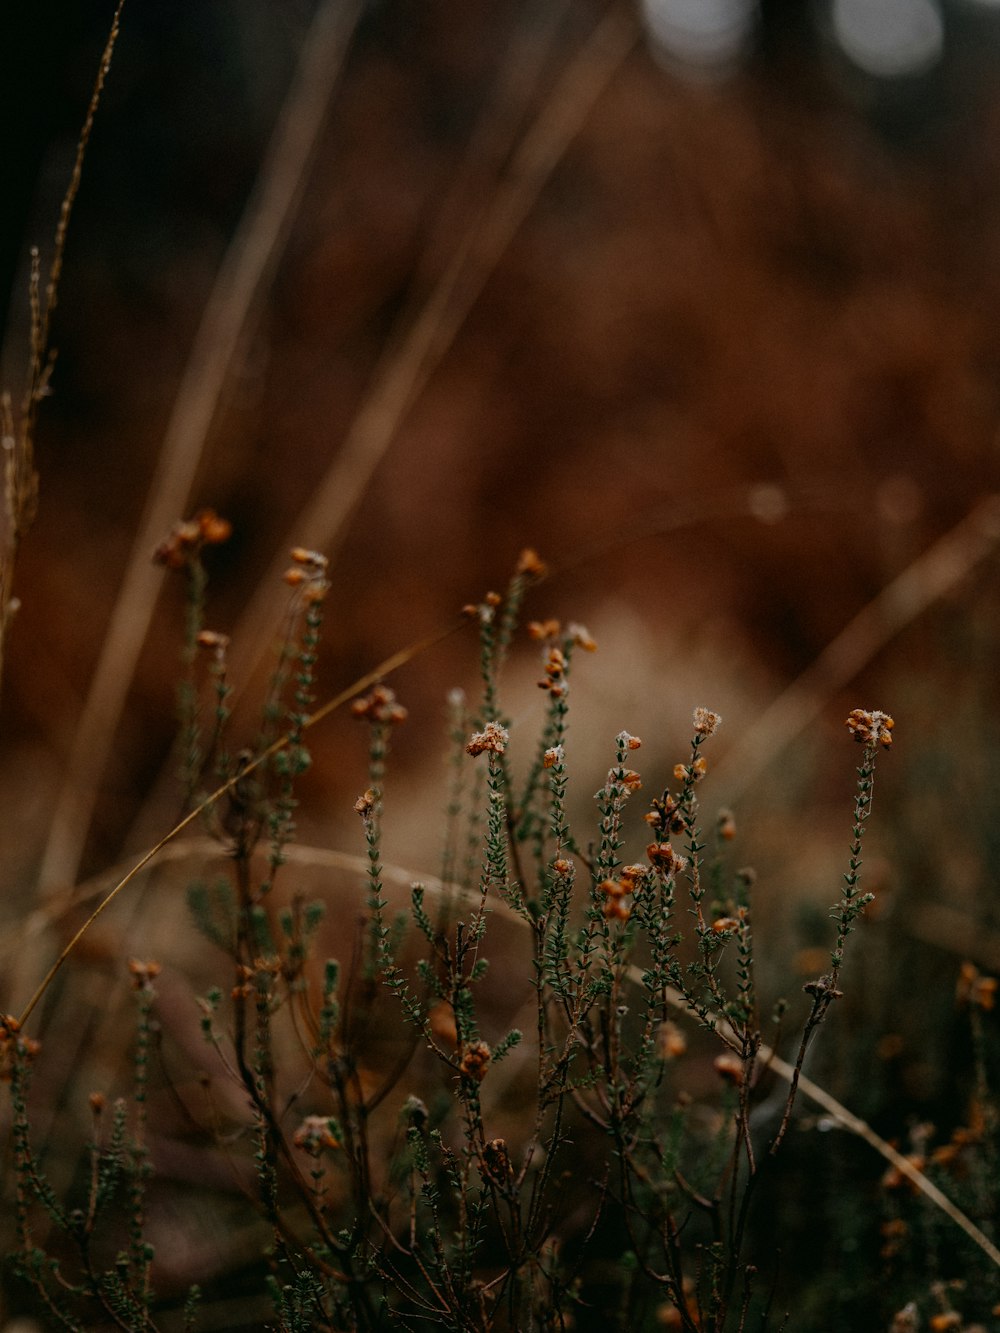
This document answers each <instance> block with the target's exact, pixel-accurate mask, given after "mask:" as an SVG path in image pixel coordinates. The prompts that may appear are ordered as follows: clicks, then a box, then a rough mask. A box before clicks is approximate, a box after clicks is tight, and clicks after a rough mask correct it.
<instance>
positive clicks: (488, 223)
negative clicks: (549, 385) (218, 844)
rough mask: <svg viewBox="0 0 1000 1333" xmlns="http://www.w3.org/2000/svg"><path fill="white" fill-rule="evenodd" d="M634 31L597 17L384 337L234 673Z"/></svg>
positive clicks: (330, 539)
mask: <svg viewBox="0 0 1000 1333" xmlns="http://www.w3.org/2000/svg"><path fill="white" fill-rule="evenodd" d="M637 35H638V29H637V26H636V24H635V21H634V20H633V19H632V18H631V17H629V16H627V15H625V14H623V13H621V12H620V11H618V10H613V11H612V12H611V13H610V14H608V15H607V16H606V17H605V18H604V19H603V20H602V21H601V22H600V24H599V25H598V26H597V28H596V29H595V30H594V32H593V33H592V34H591V36H590V37H589V39H588V40H587V42H586V43H585V44H584V46H583V49H582V50H581V51H580V52H579V54H578V55H577V56H576V57H575V58H574V59H573V60H572V61H571V62H570V64H569V66H568V68H567V69H566V71H565V72H564V73H563V75H562V78H561V79H560V80H558V81H557V83H556V84H555V86H554V87H553V90H552V92H551V93H550V95H549V97H548V98H547V99H546V102H545V104H544V106H543V107H542V109H541V112H540V114H539V116H538V118H537V119H536V121H535V122H534V124H533V125H532V126H531V127H530V128H529V130H528V132H527V133H526V135H525V137H524V139H523V141H522V143H521V145H520V147H519V149H518V150H517V152H516V153H515V154H514V157H513V159H512V161H511V163H510V166H509V168H508V170H507V172H506V174H505V176H504V178H503V179H502V180H501V182H500V183H499V185H498V187H497V189H496V192H495V194H494V196H493V199H492V201H491V204H490V207H489V209H488V211H487V212H486V214H485V216H484V217H483V219H482V221H481V223H480V224H479V225H478V226H476V227H474V228H473V229H472V230H471V232H470V233H469V234H467V235H466V237H465V238H464V239H463V241H462V243H461V244H460V245H459V247H458V249H457V250H456V253H455V255H454V258H453V259H452V261H451V263H450V264H449V266H448V267H447V269H446V270H445V272H444V273H443V274H442V276H441V278H440V279H439V281H438V283H437V286H436V287H435V288H434V290H433V291H432V293H431V295H430V297H429V299H428V300H427V302H426V304H425V305H424V307H423V309H422V310H421V312H420V314H419V315H418V317H417V318H416V320H415V321H414V323H413V324H412V325H411V327H410V329H409V331H408V332H407V334H406V335H405V336H404V337H403V338H402V340H401V341H400V342H399V343H398V345H396V344H390V346H389V347H388V349H387V350H386V353H385V355H384V356H383V359H382V362H381V364H380V366H379V367H378V369H377V370H376V372H375V380H374V386H373V388H372V390H371V392H370V393H369V395H368V397H367V399H366V401H365V403H364V405H363V406H362V408H361V410H360V412H359V413H358V415H357V417H356V418H355V420H354V423H353V425H352V426H351V429H350V431H349V433H348V435H347V439H346V440H345V441H344V444H343V447H342V449H341V450H340V452H339V453H338V455H337V457H336V459H335V460H334V461H333V463H332V464H331V466H330V468H329V469H328V471H327V473H326V475H325V476H324V477H323V478H322V479H321V481H320V482H319V484H318V486H317V487H316V489H315V491H314V493H313V496H312V499H311V501H310V503H309V504H308V505H307V507H306V508H305V509H304V510H303V511H302V512H301V513H300V514H299V515H298V517H297V518H296V520H295V523H294V526H293V527H292V528H291V529H290V530H289V534H288V536H287V538H286V540H285V541H283V542H282V543H281V545H280V548H279V552H278V554H277V556H276V557H275V560H274V563H273V565H272V568H271V570H270V571H269V572H268V574H267V575H266V576H265V578H264V579H263V580H262V582H261V584H260V586H259V588H258V591H257V593H256V595H255V597H254V598H253V600H252V601H251V603H250V605H249V606H248V608H247V610H246V611H245V613H244V614H243V616H242V618H241V620H240V622H239V624H238V625H237V627H236V629H235V631H234V634H233V639H234V643H235V650H234V653H233V656H232V669H233V675H234V677H236V678H238V679H242V680H243V681H244V682H246V681H248V680H249V679H250V677H251V675H252V673H253V671H254V669H255V668H256V666H257V665H259V663H260V661H261V659H262V657H263V656H264V655H265V654H266V653H267V651H268V649H269V648H270V644H271V640H272V629H273V624H274V619H275V593H274V591H273V590H274V589H276V588H278V587H279V586H280V577H281V573H282V570H283V569H284V567H285V565H286V563H287V559H286V555H287V550H288V548H289V547H290V546H295V545H299V544H302V545H305V546H309V547H313V548H315V549H317V550H322V551H324V552H325V553H326V554H327V555H328V556H329V557H330V560H331V563H332V562H333V559H334V558H335V556H336V552H337V549H338V547H339V545H340V543H341V542H342V541H343V539H344V535H345V532H346V527H347V523H348V521H349V520H350V518H351V515H352V514H353V513H354V511H355V509H356V508H357V505H358V503H359V501H360V500H361V497H362V496H363V495H364V493H365V490H366V488H367V486H368V483H369V482H370V480H371V478H372V475H373V474H374V472H375V469H376V468H377V466H378V464H379V462H380V461H381V460H382V458H383V457H384V455H385V452H386V450H387V449H388V447H389V445H390V444H391V443H392V440H393V438H394V436H395V434H396V431H397V430H398V428H399V425H400V423H401V421H402V420H403V417H404V416H405V414H406V412H407V411H408V410H409V409H410V407H411V406H412V405H413V403H414V401H415V400H416V398H417V397H418V395H419V394H420V392H421V390H422V389H423V387H424V385H425V384H426V383H427V381H428V379H429V378H430V376H431V375H432V374H433V373H434V371H435V369H436V368H437V367H438V366H439V365H440V364H441V361H442V359H443V358H444V356H445V354H446V353H447V352H448V350H449V348H450V347H451V345H452V343H453V342H454V339H455V336H456V335H457V333H458V331H459V329H460V328H461V327H462V325H463V323H464V322H465V319H466V318H467V316H468V314H469V312H470V311H471V309H472V307H473V305H474V304H475V302H476V300H477V299H478V297H479V295H480V293H481V292H482V290H483V288H484V287H485V285H486V283H487V281H488V280H489V278H490V277H491V275H492V274H493V272H494V271H495V269H496V267H497V264H498V263H499V262H500V259H501V258H502V256H503V254H504V252H505V251H506V249H507V247H508V246H509V245H510V242H511V240H512V239H513V237H514V235H515V233H516V232H517V230H518V228H519V227H520V226H521V224H522V223H523V222H524V220H525V218H526V217H527V216H528V214H529V212H530V211H531V209H532V208H533V206H534V205H535V203H536V202H537V200H538V197H539V195H540V194H541V191H542V188H543V187H544V185H545V183H546V182H547V180H548V179H549V177H550V176H551V174H552V172H553V170H554V169H555V167H556V165H557V164H558V162H559V161H560V159H561V158H562V156H563V154H564V153H565V152H566V149H567V148H568V147H569V145H570V143H572V141H573V139H574V138H575V137H576V135H577V134H578V133H579V131H580V129H581V128H582V126H583V125H584V123H585V122H586V119H587V117H588V116H589V114H590V112H591V111H592V110H593V107H594V105H595V104H596V102H597V99H598V98H599V97H600V96H601V94H602V93H603V91H604V90H605V88H606V87H607V85H608V83H609V82H610V80H611V79H612V77H613V76H614V74H615V73H616V71H617V70H618V69H620V67H621V66H622V64H623V63H624V61H625V60H626V58H627V57H628V55H629V53H630V52H631V50H632V48H633V46H634V45H635V42H636V39H637Z"/></svg>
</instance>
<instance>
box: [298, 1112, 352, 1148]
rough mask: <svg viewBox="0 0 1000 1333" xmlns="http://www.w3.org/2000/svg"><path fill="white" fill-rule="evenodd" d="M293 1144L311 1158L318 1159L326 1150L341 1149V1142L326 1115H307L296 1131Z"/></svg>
mask: <svg viewBox="0 0 1000 1333" xmlns="http://www.w3.org/2000/svg"><path fill="white" fill-rule="evenodd" d="M292 1142H293V1143H294V1144H295V1146H296V1148H301V1149H302V1150H303V1152H307V1153H309V1155H310V1156H311V1157H318V1156H319V1154H320V1153H321V1152H322V1151H323V1149H324V1148H339V1147H340V1140H339V1139H338V1138H337V1136H336V1134H335V1133H334V1132H333V1127H332V1125H331V1123H330V1121H329V1120H328V1119H327V1117H326V1116H325V1115H307V1116H306V1118H305V1119H304V1120H303V1121H302V1124H301V1125H299V1127H298V1129H297V1130H296V1131H295V1134H294V1137H293V1139H292Z"/></svg>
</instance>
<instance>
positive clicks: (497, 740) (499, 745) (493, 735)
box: [465, 722, 510, 755]
mask: <svg viewBox="0 0 1000 1333" xmlns="http://www.w3.org/2000/svg"><path fill="white" fill-rule="evenodd" d="M509 740H510V732H509V731H508V730H507V728H506V727H503V726H501V725H500V723H499V722H487V724H486V726H485V727H484V728H483V730H482V731H474V732H473V733H472V735H471V737H470V738H469V743H468V745H466V747H465V749H466V753H468V754H471V755H477V754H482V753H483V752H484V751H486V750H489V751H491V752H492V753H493V754H503V752H504V750H505V749H506V748H507V742H508V741H509Z"/></svg>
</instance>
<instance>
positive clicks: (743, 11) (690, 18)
mask: <svg viewBox="0 0 1000 1333" xmlns="http://www.w3.org/2000/svg"><path fill="white" fill-rule="evenodd" d="M642 12H643V16H644V18H645V21H646V26H647V27H648V29H649V32H650V35H651V36H652V38H653V40H654V41H655V42H657V43H658V44H659V45H660V46H661V47H663V49H664V50H665V51H666V52H667V53H668V54H669V55H672V56H676V57H677V58H679V59H680V60H683V61H685V62H687V63H688V64H691V65H698V66H702V67H707V68H711V67H712V66H716V65H725V64H728V63H729V62H731V61H732V60H734V59H736V58H737V57H738V56H740V55H741V54H742V52H743V50H744V48H745V47H746V45H747V40H748V38H749V36H750V33H751V31H752V30H753V26H754V23H755V22H756V18H757V5H756V3H755V0H642Z"/></svg>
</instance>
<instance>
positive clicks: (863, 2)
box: [832, 0, 944, 78]
mask: <svg viewBox="0 0 1000 1333" xmlns="http://www.w3.org/2000/svg"><path fill="white" fill-rule="evenodd" d="M832 18H833V28H834V32H835V33H836V36H837V41H838V42H839V43H840V45H841V47H842V48H843V50H844V51H845V53H846V54H847V55H848V56H849V57H850V59H851V60H852V61H853V62H854V63H855V64H856V65H857V66H858V67H859V68H860V69H863V70H864V71H865V73H867V74H873V75H875V76H876V77H879V78H898V77H900V76H903V75H907V74H920V73H922V72H923V71H924V70H926V69H929V68H930V66H931V65H933V64H934V62H935V61H936V60H937V59H938V58H939V57H940V55H941V51H942V48H943V46H944V23H943V21H942V18H941V11H940V10H939V9H938V7H937V5H936V4H935V3H934V0H833V11H832Z"/></svg>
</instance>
